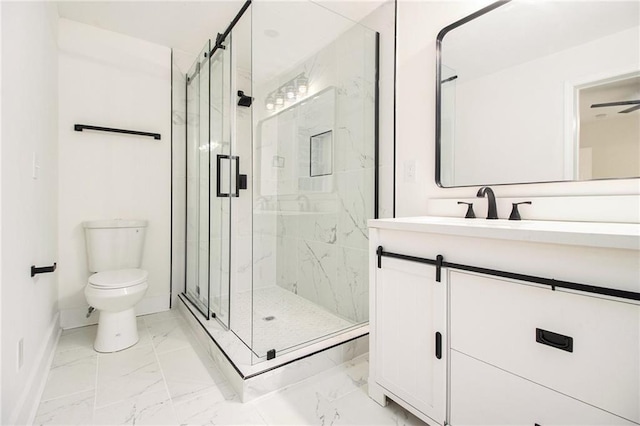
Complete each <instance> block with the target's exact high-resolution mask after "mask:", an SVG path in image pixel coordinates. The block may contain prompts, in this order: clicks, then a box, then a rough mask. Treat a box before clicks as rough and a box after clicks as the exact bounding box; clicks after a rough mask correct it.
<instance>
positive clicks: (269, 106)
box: [264, 96, 275, 111]
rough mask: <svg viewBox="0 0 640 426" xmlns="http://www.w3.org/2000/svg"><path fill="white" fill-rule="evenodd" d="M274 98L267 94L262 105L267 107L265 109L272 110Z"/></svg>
mask: <svg viewBox="0 0 640 426" xmlns="http://www.w3.org/2000/svg"><path fill="white" fill-rule="evenodd" d="M274 102H275V101H274V100H273V96H269V97H267V100H266V101H265V104H264V106H265V107H266V108H267V110H269V111H272V110H273V108H274V107H275V105H274Z"/></svg>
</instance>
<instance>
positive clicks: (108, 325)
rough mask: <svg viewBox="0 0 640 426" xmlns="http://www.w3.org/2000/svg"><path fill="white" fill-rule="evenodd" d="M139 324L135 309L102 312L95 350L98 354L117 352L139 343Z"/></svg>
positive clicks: (94, 345)
mask: <svg viewBox="0 0 640 426" xmlns="http://www.w3.org/2000/svg"><path fill="white" fill-rule="evenodd" d="M138 339H139V338H138V324H137V322H136V312H135V309H134V308H130V309H126V310H124V311H120V312H109V311H100V319H98V332H97V335H96V341H95V343H94V344H93V348H94V349H95V350H96V351H98V352H116V351H121V350H123V349H127V348H128V347H131V346H133V345H135V344H136V343H138Z"/></svg>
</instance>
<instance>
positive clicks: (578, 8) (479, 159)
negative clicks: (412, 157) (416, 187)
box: [436, 0, 640, 187]
mask: <svg viewBox="0 0 640 426" xmlns="http://www.w3.org/2000/svg"><path fill="white" fill-rule="evenodd" d="M485 12H486V13H483V14H481V15H479V16H477V17H475V19H464V20H461V21H458V22H456V23H454V24H452V25H450V26H449V27H447V28H445V29H443V30H442V31H441V33H440V35H439V36H438V42H439V43H438V44H439V60H438V74H439V75H438V81H439V84H438V96H437V104H438V105H437V108H438V110H437V111H438V122H437V135H436V136H437V147H438V149H437V151H438V152H437V156H436V157H437V160H436V161H437V167H436V169H437V176H436V179H437V180H438V183H439V184H440V185H441V186H444V187H452V186H471V185H487V184H513V183H530V182H551V181H573V180H589V179H609V178H630V177H638V176H640V149H639V146H640V2H637V1H579V2H573V1H538V2H524V1H522V2H520V1H516V0H514V1H512V2H501V3H500V4H494V5H492V6H490V7H488V8H487V9H485Z"/></svg>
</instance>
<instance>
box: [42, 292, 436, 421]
mask: <svg viewBox="0 0 640 426" xmlns="http://www.w3.org/2000/svg"><path fill="white" fill-rule="evenodd" d="M278 300H279V299H278V298H275V299H270V298H269V296H267V297H265V298H264V301H265V302H266V301H271V302H277V301H278ZM274 315H276V316H277V315H280V313H278V312H276V313H275V314H274ZM140 319H141V320H140V321H139V328H140V329H141V330H140V331H141V335H142V333H143V332H144V333H149V334H151V335H153V334H154V332H158V330H162V331H163V332H166V333H167V334H170V331H171V330H174V329H176V328H180V329H182V322H181V321H183V320H182V319H181V318H180V316H178V315H172V314H171V313H161V314H154V315H147V316H144V317H140ZM165 322H166V324H162V323H165ZM186 331H187V330H185V335H184V336H185V337H186V339H185V338H184V337H183V336H182V335H181V336H180V339H178V340H179V341H180V343H181V345H180V346H182V347H180V348H177V347H176V348H175V349H173V350H172V349H170V348H169V347H168V346H167V344H166V343H167V341H166V339H158V338H156V339H149V340H147V343H146V344H142V345H141V343H144V342H140V343H138V344H137V345H135V346H133V347H131V348H129V349H125V350H124V351H121V352H118V353H116V354H98V353H95V352H93V349H92V344H93V341H92V339H90V338H88V337H87V336H93V335H94V333H95V326H90V327H85V328H83V329H76V330H70V331H65V332H64V333H63V336H62V337H61V340H60V343H59V345H58V347H57V348H56V357H57V359H64V357H65V356H68V354H65V352H69V351H70V350H71V351H78V354H77V356H79V357H80V358H83V357H87V354H88V353H91V352H93V356H94V357H96V358H97V363H96V364H97V371H95V370H92V371H89V370H87V371H86V372H84V371H80V370H78V372H77V374H70V375H68V377H67V381H66V383H64V386H62V385H60V383H59V381H57V380H49V381H48V383H47V385H46V386H47V388H48V389H45V392H44V394H43V395H44V396H43V398H42V400H41V401H40V405H39V408H38V411H37V413H36V417H35V421H34V424H36V425H54V424H65V425H69V424H77V425H92V424H175V425H182V424H236V425H284V424H297V425H314V424H317V425H321V424H329V423H332V424H334V425H401V426H402V425H407V426H414V425H415V426H424V425H425V423H422V422H421V421H420V420H418V419H417V418H416V417H414V416H413V415H411V414H410V413H408V412H406V411H405V410H404V409H402V408H401V407H399V406H398V405H396V404H394V403H393V402H391V403H390V404H389V405H388V406H387V407H380V406H379V405H377V404H376V403H375V402H374V401H373V400H371V399H370V398H369V397H368V396H367V371H368V359H367V356H366V355H364V356H361V357H359V358H356V359H354V360H353V361H351V362H349V363H345V364H342V365H338V366H336V367H334V368H331V369H330V370H327V371H324V372H323V373H321V374H318V375H315V376H312V377H310V378H308V379H306V380H303V381H301V382H299V383H296V384H294V385H292V386H289V387H287V388H284V389H281V390H279V391H276V392H273V393H270V394H268V395H265V396H263V397H261V398H258V399H255V400H253V401H251V402H248V403H242V402H240V399H239V398H238V396H237V395H235V393H234V392H233V391H232V390H231V387H230V385H229V383H228V382H227V381H226V380H225V379H224V377H223V375H222V374H221V373H220V371H219V370H218V368H217V366H215V365H214V364H212V362H211V360H210V359H208V358H207V356H206V354H205V351H204V350H203V348H201V347H200V346H199V343H198V341H197V340H196V338H195V336H193V335H192V334H191V332H190V331H189V332H188V333H187V332H186ZM66 336H69V337H66ZM148 342H151V344H150V345H149V343H148ZM71 347H72V348H73V349H71ZM158 349H160V352H158ZM90 356H91V355H89V357H90ZM181 358H184V359H183V365H184V368H185V370H184V376H181V375H180V362H179V360H180V359H181ZM60 365H61V364H60V363H59V362H58V363H56V364H54V366H52V370H51V371H50V373H49V374H54V375H56V374H58V372H57V371H54V370H56V369H59V368H60ZM159 373H161V374H159ZM151 376H153V377H151ZM156 378H159V380H160V381H159V382H157V380H156ZM114 380H116V381H122V382H123V383H124V382H126V383H129V384H131V383H137V384H145V386H142V385H141V386H131V387H130V386H125V387H124V388H123V389H126V391H127V392H124V391H123V393H122V394H121V395H120V397H119V398H115V397H114V398H111V401H102V403H100V402H99V401H97V400H96V398H100V395H99V394H100V391H101V390H103V389H106V390H108V389H110V388H111V387H112V385H113V384H114V383H113V382H114ZM89 382H91V383H89ZM123 386H124V385H123ZM125 393H126V395H125Z"/></svg>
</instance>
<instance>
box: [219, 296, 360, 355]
mask: <svg viewBox="0 0 640 426" xmlns="http://www.w3.org/2000/svg"><path fill="white" fill-rule="evenodd" d="M252 297H253V300H252ZM232 306H236V308H235V309H234V310H233V312H232V315H231V319H232V330H233V331H234V332H235V333H236V334H237V335H238V336H240V337H241V338H242V339H243V340H245V343H247V344H249V345H250V346H251V347H252V348H253V350H254V352H255V353H256V354H257V355H258V356H260V357H264V356H266V354H267V351H268V350H270V349H275V350H276V351H278V352H279V351H281V350H284V349H288V348H291V347H294V346H297V345H301V344H305V343H307V342H309V341H312V340H315V339H318V338H321V337H324V336H327V335H329V334H332V333H336V332H338V331H341V330H344V329H346V328H349V327H352V326H354V325H355V323H354V322H352V321H347V320H345V319H343V318H340V317H338V316H336V315H334V314H333V313H331V312H329V311H327V310H326V309H324V308H322V307H321V306H318V305H317V304H315V303H313V302H310V301H308V300H307V299H305V298H303V297H300V296H298V295H296V294H294V293H292V292H290V291H288V290H285V289H283V288H281V287H278V286H273V287H267V288H261V289H256V290H255V291H253V292H248V291H247V292H243V293H237V294H236V295H235V296H234V298H233V304H232ZM252 307H253V315H251V308H252ZM252 317H253V321H251V318H252Z"/></svg>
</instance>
